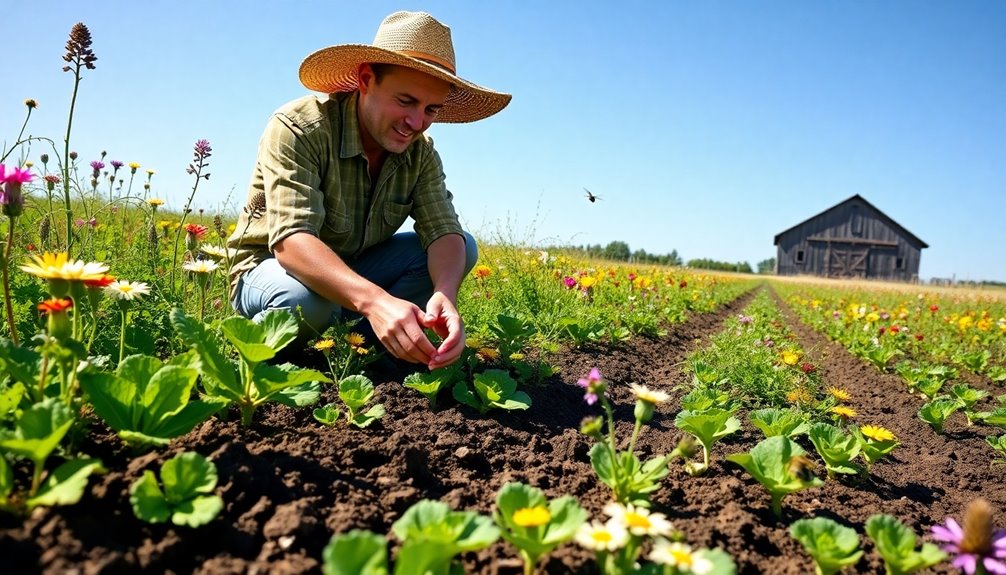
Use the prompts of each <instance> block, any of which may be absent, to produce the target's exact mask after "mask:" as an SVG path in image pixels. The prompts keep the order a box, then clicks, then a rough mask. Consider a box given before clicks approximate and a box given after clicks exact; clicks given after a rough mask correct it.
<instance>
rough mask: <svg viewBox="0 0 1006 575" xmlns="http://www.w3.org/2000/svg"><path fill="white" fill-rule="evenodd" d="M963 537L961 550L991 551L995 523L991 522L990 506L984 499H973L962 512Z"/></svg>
mask: <svg viewBox="0 0 1006 575" xmlns="http://www.w3.org/2000/svg"><path fill="white" fill-rule="evenodd" d="M963 527H964V538H963V539H961V552H962V553H974V554H976V555H980V556H984V555H988V554H989V553H990V552H991V551H992V534H993V533H995V525H994V524H993V523H992V506H991V505H989V502H988V501H985V500H984V499H981V498H979V499H975V500H974V501H972V502H971V503H969V504H968V508H967V510H966V511H965V512H964V525H963Z"/></svg>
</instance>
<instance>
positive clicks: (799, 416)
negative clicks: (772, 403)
mask: <svg viewBox="0 0 1006 575" xmlns="http://www.w3.org/2000/svg"><path fill="white" fill-rule="evenodd" d="M748 417H749V418H750V419H751V423H752V424H754V426H755V427H757V428H758V429H760V430H761V431H762V433H764V434H765V437H772V436H775V435H782V436H785V437H788V438H790V439H793V438H795V437H796V436H797V435H804V434H806V433H807V432H808V431H810V424H809V423H808V422H807V416H806V415H804V414H803V413H802V412H801V411H800V410H798V409H779V408H774V407H770V408H766V409H758V410H755V411H752V412H751V413H749V414H748Z"/></svg>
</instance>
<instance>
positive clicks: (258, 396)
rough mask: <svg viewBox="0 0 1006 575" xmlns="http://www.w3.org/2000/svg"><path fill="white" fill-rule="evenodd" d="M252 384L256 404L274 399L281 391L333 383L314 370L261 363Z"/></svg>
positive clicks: (253, 374)
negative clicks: (315, 384) (319, 383)
mask: <svg viewBox="0 0 1006 575" xmlns="http://www.w3.org/2000/svg"><path fill="white" fill-rule="evenodd" d="M252 378H253V381H252V384H253V386H254V389H255V392H256V393H255V394H254V395H253V396H252V399H253V400H255V403H261V402H262V401H265V400H268V399H270V398H272V396H274V395H275V394H277V393H279V392H280V391H282V390H284V389H286V388H289V387H295V386H298V385H302V384H305V383H315V382H319V381H320V382H325V383H331V381H332V380H331V379H329V378H328V376H326V375H325V374H323V373H321V372H320V371H316V370H313V369H298V368H297V367H296V366H294V365H292V364H289V363H285V364H283V365H269V364H267V363H260V364H259V365H257V366H255V371H254V372H252Z"/></svg>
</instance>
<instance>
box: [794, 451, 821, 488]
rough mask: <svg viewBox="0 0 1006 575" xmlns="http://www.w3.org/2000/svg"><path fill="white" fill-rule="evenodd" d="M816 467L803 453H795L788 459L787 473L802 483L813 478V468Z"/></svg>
mask: <svg viewBox="0 0 1006 575" xmlns="http://www.w3.org/2000/svg"><path fill="white" fill-rule="evenodd" d="M816 467H817V464H815V463H814V462H813V461H811V460H810V459H807V458H806V457H804V456H803V455H795V456H793V458H792V459H790V460H789V473H790V475H792V476H793V477H796V478H797V479H799V480H800V481H803V482H804V483H806V482H808V481H811V480H812V479H814V469H815V468H816Z"/></svg>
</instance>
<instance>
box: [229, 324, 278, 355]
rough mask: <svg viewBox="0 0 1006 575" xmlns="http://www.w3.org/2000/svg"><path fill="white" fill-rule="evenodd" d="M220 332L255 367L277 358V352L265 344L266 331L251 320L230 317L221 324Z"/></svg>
mask: <svg viewBox="0 0 1006 575" xmlns="http://www.w3.org/2000/svg"><path fill="white" fill-rule="evenodd" d="M220 331H221V332H223V334H224V337H226V338H227V341H229V342H231V345H233V346H234V348H235V349H236V350H237V351H238V355H240V356H241V359H243V360H244V361H246V362H247V363H250V364H252V365H254V364H257V363H262V362H263V361H269V360H270V359H272V358H274V357H276V350H275V349H273V348H272V347H271V346H269V345H267V344H266V343H265V338H266V331H265V329H264V328H263V327H262V326H261V325H259V324H257V323H255V322H253V321H252V320H250V319H247V318H244V317H241V316H232V317H229V318H227V319H225V320H223V321H222V322H220Z"/></svg>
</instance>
